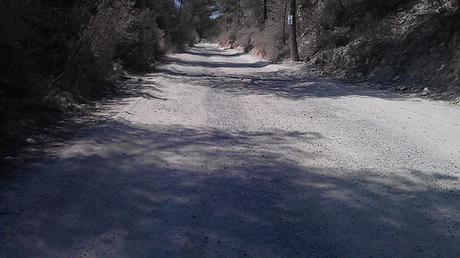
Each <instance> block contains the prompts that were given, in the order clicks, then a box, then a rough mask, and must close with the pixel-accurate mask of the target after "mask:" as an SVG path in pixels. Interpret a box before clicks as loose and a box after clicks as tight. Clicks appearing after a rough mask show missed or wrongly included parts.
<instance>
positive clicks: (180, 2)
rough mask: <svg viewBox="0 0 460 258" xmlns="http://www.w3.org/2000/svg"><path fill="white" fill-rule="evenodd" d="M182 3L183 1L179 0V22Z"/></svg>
mask: <svg viewBox="0 0 460 258" xmlns="http://www.w3.org/2000/svg"><path fill="white" fill-rule="evenodd" d="M182 5H184V1H183V0H179V22H180V20H181V16H182Z"/></svg>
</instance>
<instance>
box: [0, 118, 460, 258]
mask: <svg viewBox="0 0 460 258" xmlns="http://www.w3.org/2000/svg"><path fill="white" fill-rule="evenodd" d="M95 132H97V133H95ZM321 139H322V135H321V134H320V133H318V132H287V131H282V130H278V131H273V132H266V131H256V132H254V131H252V132H246V131H238V132H226V131H222V130H219V129H208V128H187V127H182V126H179V125H177V126H164V127H161V126H140V125H133V124H128V123H126V122H124V121H114V122H112V123H106V124H104V125H99V126H97V128H93V129H92V130H89V131H88V133H87V134H86V135H84V136H82V137H81V140H80V139H75V141H74V143H75V146H79V147H78V148H76V149H75V150H74V151H69V152H66V153H61V154H59V155H56V156H55V157H50V158H48V159H47V160H45V161H44V162H43V163H41V164H38V165H36V166H35V167H34V168H31V169H30V171H29V172H30V173H33V174H34V175H35V176H33V177H32V178H31V179H30V180H28V181H27V182H26V183H24V184H25V185H24V186H22V187H19V186H17V187H16V188H12V189H10V190H8V191H6V192H5V191H4V192H3V193H2V196H1V197H2V203H1V206H0V207H1V209H0V210H1V211H3V212H9V213H8V214H6V213H4V214H0V224H1V225H2V229H1V231H2V232H1V234H0V235H1V236H2V239H1V241H0V242H1V244H0V254H2V255H4V256H7V257H15V256H18V257H19V256H29V257H33V256H34V257H39V256H41V257H57V256H60V257H73V256H81V255H89V256H91V255H93V256H126V257H128V256H129V257H320V256H321V257H337V256H342V257H343V256H346V257H363V256H385V257H395V256H402V257H416V256H445V257H455V256H458V255H459V254H460V247H459V246H458V237H459V236H460V234H459V229H458V227H459V223H460V222H459V217H458V214H459V211H460V203H459V202H457V201H456V200H458V198H459V197H460V193H459V191H457V190H444V189H442V188H441V187H434V186H430V185H428V184H425V183H424V182H427V181H430V182H432V181H433V180H434V181H436V182H437V184H432V185H443V183H446V182H451V183H452V182H453V183H458V178H457V177H454V176H451V177H439V175H437V174H433V173H430V171H407V170H401V171H393V172H395V173H394V174H393V175H392V174H389V173H386V172H388V171H386V170H385V169H384V168H382V169H381V170H379V169H362V170H359V171H350V170H347V169H344V168H340V167H326V168H324V167H321V168H320V167H316V166H315V165H314V160H315V159H317V158H320V157H321V156H319V154H317V153H309V152H306V151H304V149H305V148H300V147H298V144H301V145H304V146H305V145H307V146H308V145H313V144H317V143H318V142H319V141H321ZM299 157H302V159H301V160H303V164H299V162H298V160H299ZM350 175H351V176H350ZM359 175H365V176H359ZM32 185H33V187H27V186H32ZM27 189H34V190H33V191H23V190H27Z"/></svg>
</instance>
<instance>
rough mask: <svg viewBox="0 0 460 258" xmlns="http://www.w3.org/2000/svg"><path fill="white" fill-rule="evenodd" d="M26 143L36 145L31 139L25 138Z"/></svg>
mask: <svg viewBox="0 0 460 258" xmlns="http://www.w3.org/2000/svg"><path fill="white" fill-rule="evenodd" d="M26 142H27V143H29V144H35V143H37V142H36V141H35V140H34V139H32V138H27V140H26Z"/></svg>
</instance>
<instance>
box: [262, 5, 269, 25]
mask: <svg viewBox="0 0 460 258" xmlns="http://www.w3.org/2000/svg"><path fill="white" fill-rule="evenodd" d="M267 19H268V8H267V0H264V24H263V25H264V26H265V22H267Z"/></svg>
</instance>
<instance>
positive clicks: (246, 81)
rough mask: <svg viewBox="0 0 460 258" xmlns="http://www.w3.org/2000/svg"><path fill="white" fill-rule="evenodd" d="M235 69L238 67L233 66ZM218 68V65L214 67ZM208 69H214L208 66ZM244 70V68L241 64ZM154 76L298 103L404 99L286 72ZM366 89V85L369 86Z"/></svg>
mask: <svg viewBox="0 0 460 258" xmlns="http://www.w3.org/2000/svg"><path fill="white" fill-rule="evenodd" d="M234 65H235V67H237V66H238V65H239V64H234ZM216 66H218V64H216ZM208 67H213V65H212V64H209V65H208ZM241 67H244V65H241ZM158 72H159V74H158V75H157V76H165V77H168V78H170V79H174V80H178V81H181V82H186V83H189V84H193V85H199V86H206V87H210V88H213V89H216V90H219V91H225V92H230V93H232V94H237V95H253V94H256V95H274V96H277V97H281V98H287V99H292V100H300V99H305V98H315V97H317V98H342V97H347V96H364V97H373V98H383V99H388V100H394V99H404V98H407V96H404V95H400V94H397V93H394V92H391V91H388V90H379V89H377V88H376V87H370V88H366V87H365V86H364V85H357V84H348V83H343V82H337V81H334V80H330V79H323V78H319V77H316V76H308V75H299V74H295V73H293V72H289V71H279V72H256V73H253V74H249V75H247V74H238V73H227V74H226V73H219V72H216V73H192V72H183V71H181V70H179V69H175V68H174V67H167V68H162V69H158ZM368 86H369V85H368Z"/></svg>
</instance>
